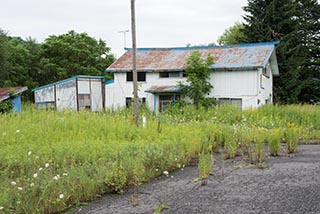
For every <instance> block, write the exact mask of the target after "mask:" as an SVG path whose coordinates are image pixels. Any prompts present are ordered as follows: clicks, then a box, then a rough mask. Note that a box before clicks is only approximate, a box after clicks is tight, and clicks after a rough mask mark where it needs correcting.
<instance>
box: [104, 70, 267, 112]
mask: <svg viewBox="0 0 320 214" xmlns="http://www.w3.org/2000/svg"><path fill="white" fill-rule="evenodd" d="M268 69H269V72H270V75H269V76H270V77H269V78H265V79H264V84H265V87H264V88H261V87H260V83H261V82H260V81H261V80H260V78H261V77H260V76H261V74H262V69H259V70H252V71H213V72H212V73H211V75H210V83H211V84H212V85H213V87H214V88H213V90H212V91H211V93H210V95H209V97H215V98H241V99H242V109H248V108H256V107H258V106H259V105H262V104H264V103H265V100H266V99H268V97H269V96H270V93H271V94H272V74H271V70H270V66H269V68H268ZM186 79H187V78H185V77H180V78H171V77H170V78H159V73H147V74H146V82H139V92H138V95H139V97H140V98H142V97H145V98H146V104H147V106H148V107H149V108H150V109H151V110H154V95H153V94H151V93H146V92H145V90H147V89H148V88H150V87H151V86H170V85H177V84H178V82H179V81H182V82H185V81H186ZM126 97H133V83H132V82H127V81H126V73H115V74H114V83H113V84H109V85H106V107H107V108H110V107H113V108H118V107H125V105H126V101H125V100H126ZM258 99H260V104H259V105H258ZM156 106H157V107H156V108H157V109H159V102H158V96H157V102H156Z"/></svg>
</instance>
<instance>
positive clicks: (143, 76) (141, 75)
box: [127, 72, 146, 82]
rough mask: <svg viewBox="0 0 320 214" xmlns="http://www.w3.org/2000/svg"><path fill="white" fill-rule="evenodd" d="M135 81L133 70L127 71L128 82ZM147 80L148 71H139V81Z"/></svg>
mask: <svg viewBox="0 0 320 214" xmlns="http://www.w3.org/2000/svg"><path fill="white" fill-rule="evenodd" d="M132 81H133V74H132V72H127V82H132ZM145 81H146V72H138V82H145Z"/></svg>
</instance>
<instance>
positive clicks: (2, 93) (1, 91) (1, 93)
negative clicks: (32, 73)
mask: <svg viewBox="0 0 320 214" xmlns="http://www.w3.org/2000/svg"><path fill="white" fill-rule="evenodd" d="M26 90H28V88H27V87H11V88H0V101H2V100H6V99H8V98H9V97H10V92H13V93H14V94H19V93H22V92H24V91H26Z"/></svg>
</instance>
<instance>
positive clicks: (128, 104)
mask: <svg viewBox="0 0 320 214" xmlns="http://www.w3.org/2000/svg"><path fill="white" fill-rule="evenodd" d="M131 105H132V97H126V107H127V108H129V107H130V106H131Z"/></svg>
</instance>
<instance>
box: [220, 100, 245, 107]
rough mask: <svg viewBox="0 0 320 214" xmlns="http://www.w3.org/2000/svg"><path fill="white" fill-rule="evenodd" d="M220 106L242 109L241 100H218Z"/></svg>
mask: <svg viewBox="0 0 320 214" xmlns="http://www.w3.org/2000/svg"><path fill="white" fill-rule="evenodd" d="M219 104H220V105H234V106H236V107H238V108H240V109H241V108H242V99H241V98H219Z"/></svg>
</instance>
